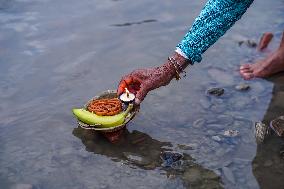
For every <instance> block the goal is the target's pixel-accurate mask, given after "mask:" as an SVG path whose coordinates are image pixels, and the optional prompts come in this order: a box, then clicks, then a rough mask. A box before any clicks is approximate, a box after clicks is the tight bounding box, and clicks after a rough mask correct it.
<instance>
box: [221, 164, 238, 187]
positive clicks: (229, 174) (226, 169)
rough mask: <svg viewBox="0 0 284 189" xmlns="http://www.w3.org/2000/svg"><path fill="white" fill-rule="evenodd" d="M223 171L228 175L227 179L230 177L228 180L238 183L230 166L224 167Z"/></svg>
mask: <svg viewBox="0 0 284 189" xmlns="http://www.w3.org/2000/svg"><path fill="white" fill-rule="evenodd" d="M222 171H223V174H224V176H225V177H226V179H228V181H230V182H231V183H233V184H235V183H236V181H235V177H234V175H233V172H232V171H231V170H230V169H229V168H228V167H223V168H222Z"/></svg>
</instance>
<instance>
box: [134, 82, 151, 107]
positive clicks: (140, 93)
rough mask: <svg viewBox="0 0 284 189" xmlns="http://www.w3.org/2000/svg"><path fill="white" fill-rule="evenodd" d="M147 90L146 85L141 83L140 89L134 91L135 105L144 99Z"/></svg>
mask: <svg viewBox="0 0 284 189" xmlns="http://www.w3.org/2000/svg"><path fill="white" fill-rule="evenodd" d="M148 92H149V91H148V89H147V87H146V86H145V85H141V88H140V90H139V91H137V93H136V98H135V103H136V104H137V105H138V104H140V103H141V102H142V101H143V100H144V98H145V97H146V95H147V93H148Z"/></svg>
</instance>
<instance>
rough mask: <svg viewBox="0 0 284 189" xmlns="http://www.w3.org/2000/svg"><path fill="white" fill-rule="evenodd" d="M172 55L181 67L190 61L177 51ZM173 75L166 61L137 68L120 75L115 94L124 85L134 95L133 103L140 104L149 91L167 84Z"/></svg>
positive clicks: (121, 89)
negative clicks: (154, 66) (146, 67)
mask: <svg viewBox="0 0 284 189" xmlns="http://www.w3.org/2000/svg"><path fill="white" fill-rule="evenodd" d="M173 57H174V59H175V60H176V61H178V62H179V63H180V64H181V66H182V68H183V69H184V68H185V67H186V66H187V65H188V64H190V63H191V62H190V60H188V59H185V58H183V57H182V56H181V55H179V54H178V53H174V54H173ZM175 75H176V71H175V68H174V66H173V65H172V63H170V62H168V61H167V62H166V63H165V64H163V65H162V66H159V67H156V68H148V69H137V70H134V71H133V72H131V73H130V74H128V75H125V76H123V77H122V79H121V81H120V83H119V85H118V89H117V94H118V95H121V94H122V93H123V92H124V90H125V87H126V88H127V89H128V90H129V91H130V92H132V93H134V94H135V95H136V98H135V103H136V104H140V103H141V102H142V101H143V100H144V98H145V97H146V95H147V93H148V92H149V91H151V90H154V89H156V88H159V87H161V86H165V85H167V84H169V83H170V81H171V80H172V79H173V78H174V77H175Z"/></svg>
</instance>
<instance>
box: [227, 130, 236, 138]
mask: <svg viewBox="0 0 284 189" xmlns="http://www.w3.org/2000/svg"><path fill="white" fill-rule="evenodd" d="M238 135H239V131H237V130H226V131H224V136H227V137H236V136H238Z"/></svg>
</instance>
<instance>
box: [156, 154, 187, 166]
mask: <svg viewBox="0 0 284 189" xmlns="http://www.w3.org/2000/svg"><path fill="white" fill-rule="evenodd" d="M182 157H183V155H182V154H180V153H177V152H163V153H162V154H161V159H162V160H163V164H162V166H164V167H171V166H173V165H174V164H175V163H177V162H178V161H180V160H181V159H182Z"/></svg>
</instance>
